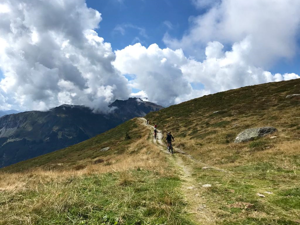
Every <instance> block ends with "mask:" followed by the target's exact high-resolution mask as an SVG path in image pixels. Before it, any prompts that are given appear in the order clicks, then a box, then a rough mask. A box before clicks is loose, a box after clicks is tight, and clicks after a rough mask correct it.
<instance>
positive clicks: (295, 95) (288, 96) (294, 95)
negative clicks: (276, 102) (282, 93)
mask: <svg viewBox="0 0 300 225" xmlns="http://www.w3.org/2000/svg"><path fill="white" fill-rule="evenodd" d="M293 97H300V94H292V95H287V96H286V97H285V98H293Z"/></svg>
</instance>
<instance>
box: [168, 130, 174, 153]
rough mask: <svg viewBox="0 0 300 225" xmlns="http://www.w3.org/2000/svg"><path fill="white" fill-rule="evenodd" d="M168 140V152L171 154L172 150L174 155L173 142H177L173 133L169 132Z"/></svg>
mask: <svg viewBox="0 0 300 225" xmlns="http://www.w3.org/2000/svg"><path fill="white" fill-rule="evenodd" d="M166 140H167V143H168V151H169V152H170V150H172V153H173V147H172V141H175V139H174V137H173V135H172V133H171V132H168V134H167V137H166Z"/></svg>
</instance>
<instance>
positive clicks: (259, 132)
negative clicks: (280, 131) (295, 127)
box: [234, 127, 277, 143]
mask: <svg viewBox="0 0 300 225" xmlns="http://www.w3.org/2000/svg"><path fill="white" fill-rule="evenodd" d="M275 131H277V129H276V128H275V127H258V128H250V129H247V130H244V131H243V132H241V133H239V135H238V136H237V137H236V138H235V141H234V142H235V143H240V142H246V141H251V140H253V139H254V138H258V137H263V136H265V135H267V134H272V133H274V132H275Z"/></svg>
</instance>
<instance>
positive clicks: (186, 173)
mask: <svg viewBox="0 0 300 225" xmlns="http://www.w3.org/2000/svg"><path fill="white" fill-rule="evenodd" d="M140 119H141V120H142V121H143V124H144V125H145V126H146V127H147V128H148V129H149V130H151V132H152V133H153V130H154V126H151V125H149V124H147V120H146V119H144V118H140ZM152 141H153V143H154V144H156V145H157V147H158V148H159V149H160V150H161V151H163V152H165V153H166V154H169V155H170V157H169V159H170V162H171V164H172V165H173V166H174V167H175V168H176V169H177V170H178V172H179V176H180V179H181V181H182V186H181V192H182V194H183V196H184V199H185V201H186V209H185V211H186V212H187V213H188V214H190V215H191V217H192V219H193V220H194V222H195V223H196V224H207V225H209V224H216V223H215V216H214V215H213V213H212V212H211V210H210V209H209V208H208V207H207V206H206V204H205V202H206V201H205V199H204V197H203V196H202V194H201V193H202V192H203V191H205V190H203V188H202V186H201V185H200V184H198V183H197V181H196V179H195V177H193V169H192V165H193V164H194V163H195V162H194V161H193V160H191V159H192V158H191V156H190V155H188V154H186V153H185V152H184V151H182V150H180V149H178V148H174V154H173V155H171V154H170V153H169V152H168V151H167V146H166V145H165V144H164V143H163V133H162V132H161V131H160V130H158V133H157V139H155V138H154V136H153V139H152Z"/></svg>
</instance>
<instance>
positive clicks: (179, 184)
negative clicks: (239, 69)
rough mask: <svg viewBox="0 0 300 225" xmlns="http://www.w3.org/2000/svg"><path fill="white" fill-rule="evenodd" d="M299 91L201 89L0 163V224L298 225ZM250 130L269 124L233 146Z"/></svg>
mask: <svg viewBox="0 0 300 225" xmlns="http://www.w3.org/2000/svg"><path fill="white" fill-rule="evenodd" d="M299 90H300V80H299V79H296V80H290V81H284V82H275V83H267V84H261V85H256V86H248V87H243V88H239V89H235V90H230V91H226V92H220V93H216V94H213V95H207V96H203V97H201V98H197V99H193V100H190V101H187V102H184V103H181V104H178V105H173V106H171V107H168V108H165V109H161V110H160V111H157V112H151V113H149V114H147V115H146V116H145V118H134V119H132V120H129V121H127V122H125V123H123V124H121V125H119V126H118V127H116V128H113V129H111V130H109V131H107V132H105V133H103V134H100V135H98V136H95V137H93V138H91V139H89V140H86V141H83V142H81V143H79V144H76V145H73V146H70V147H67V148H65V149H62V150H58V151H55V152H52V153H49V154H46V155H42V156H39V157H37V158H33V159H30V160H27V161H23V162H19V163H17V164H14V165H11V166H8V167H5V168H2V169H1V170H0V172H1V173H0V207H1V208H0V224H281V225H283V224H284V225H286V224H291V225H292V224H295V225H296V224H299V223H300V220H299V218H300V189H299V186H300V179H299V172H300V171H299V165H300V157H299V149H300V125H299V122H300V117H299V104H300V97H299V96H300V95H299V94H300V92H299ZM147 120H148V121H149V123H150V124H149V125H148V124H147V122H146V121H147ZM154 124H157V127H158V130H159V135H158V139H154V138H153V127H152V126H153V125H154ZM258 127H274V128H276V131H275V132H273V133H270V134H266V135H264V136H262V137H255V138H252V139H251V140H248V141H244V142H240V143H235V139H236V137H237V136H238V135H239V133H241V132H242V131H244V130H246V129H249V128H258ZM169 131H171V132H172V134H173V136H174V138H175V141H174V150H175V153H174V154H173V155H172V154H170V153H169V152H168V151H167V148H166V144H165V137H166V133H167V132H169Z"/></svg>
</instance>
